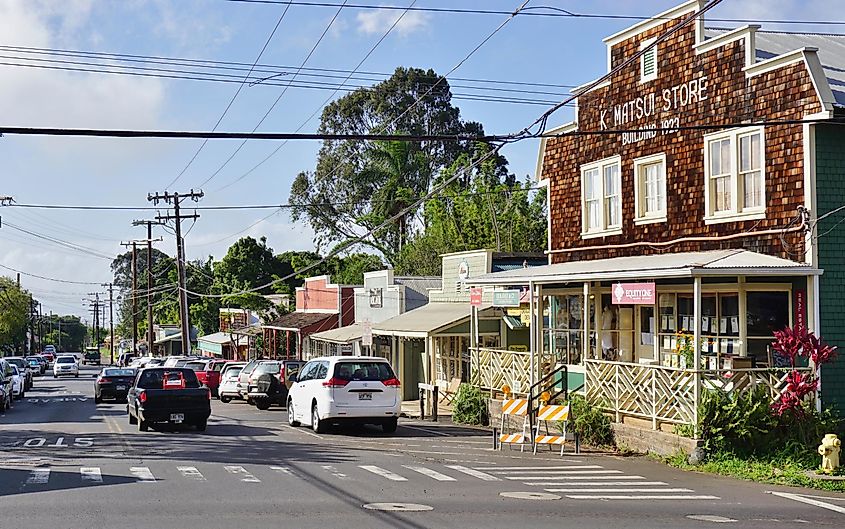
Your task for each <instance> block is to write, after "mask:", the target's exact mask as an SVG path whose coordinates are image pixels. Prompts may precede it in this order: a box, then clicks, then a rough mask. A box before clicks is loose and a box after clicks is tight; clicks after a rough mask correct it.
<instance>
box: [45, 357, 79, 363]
mask: <svg viewBox="0 0 845 529" xmlns="http://www.w3.org/2000/svg"><path fill="white" fill-rule="evenodd" d="M36 362H37V360H36ZM75 362H76V359H75V358H74V357H72V356H60V357H58V358H56V363H57V364H73V363H75Z"/></svg>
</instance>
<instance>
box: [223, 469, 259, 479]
mask: <svg viewBox="0 0 845 529" xmlns="http://www.w3.org/2000/svg"><path fill="white" fill-rule="evenodd" d="M223 468H225V469H226V472H228V473H230V474H235V475H238V476H241V481H245V482H247V483H261V480H260V479H258V478H257V477H255V476H253V475H252V474H250V473H249V471H248V470H247V469H245V468H244V467H240V466H225V467H223Z"/></svg>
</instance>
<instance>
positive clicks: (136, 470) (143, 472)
mask: <svg viewBox="0 0 845 529" xmlns="http://www.w3.org/2000/svg"><path fill="white" fill-rule="evenodd" d="M129 472H131V473H132V475H133V476H135V477H136V478H138V481H143V482H144V483H155V482H156V477H155V476H153V473H152V472H150V469H149V467H130V468H129Z"/></svg>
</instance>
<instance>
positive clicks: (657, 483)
mask: <svg viewBox="0 0 845 529" xmlns="http://www.w3.org/2000/svg"><path fill="white" fill-rule="evenodd" d="M526 485H546V486H550V485H555V486H559V487H645V486H651V487H659V486H661V485H668V483H666V482H665V481H575V482H572V483H570V482H566V483H526Z"/></svg>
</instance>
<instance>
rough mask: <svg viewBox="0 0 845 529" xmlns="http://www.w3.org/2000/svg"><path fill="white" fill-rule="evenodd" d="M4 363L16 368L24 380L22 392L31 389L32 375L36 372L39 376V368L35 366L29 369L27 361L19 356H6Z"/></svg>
mask: <svg viewBox="0 0 845 529" xmlns="http://www.w3.org/2000/svg"><path fill="white" fill-rule="evenodd" d="M6 361H7V362H9V363H10V364H12V365H13V366H17V368H18V372H19V373H20V375H21V376H22V377H23V378H24V391H29V390H30V388H31V387H32V377H33V373H34V372H37V373H38V374H41V366H40V365H37V366H35V367H36V368H35V369H34V368H32V367H30V365H29V360H27V359H26V358H22V357H20V356H7V357H6ZM36 369H37V371H36Z"/></svg>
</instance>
